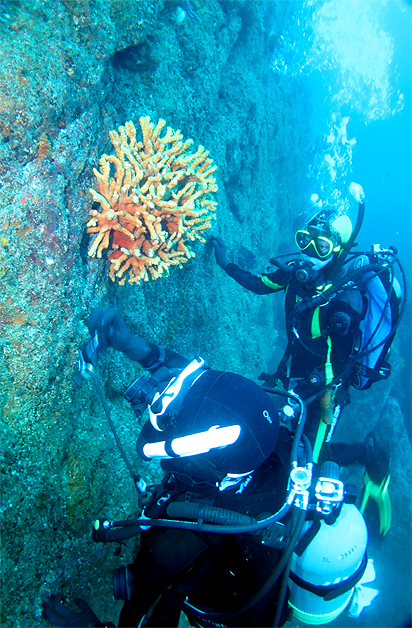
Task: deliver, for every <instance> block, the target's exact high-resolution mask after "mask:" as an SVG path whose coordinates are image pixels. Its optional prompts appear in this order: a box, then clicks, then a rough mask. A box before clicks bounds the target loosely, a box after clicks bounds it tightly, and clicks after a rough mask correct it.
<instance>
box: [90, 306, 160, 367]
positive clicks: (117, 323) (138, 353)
mask: <svg viewBox="0 0 412 628" xmlns="http://www.w3.org/2000/svg"><path fill="white" fill-rule="evenodd" d="M86 324H87V327H88V330H89V332H90V334H91V336H94V334H95V333H96V332H97V334H98V336H99V351H100V352H101V353H102V352H103V351H105V350H106V349H107V348H108V347H113V349H117V350H118V351H122V352H123V353H124V354H125V355H127V357H129V358H130V359H131V360H136V361H140V360H143V359H144V358H146V357H147V355H148V354H149V353H150V351H151V346H150V345H149V343H148V342H147V340H145V339H144V338H139V337H138V336H133V334H131V333H130V332H129V330H128V329H127V326H126V323H125V322H124V320H123V318H122V317H121V316H120V314H119V312H118V311H117V310H116V308H114V307H109V308H107V309H104V308H97V309H95V310H92V312H91V313H90V316H89V318H88V319H87V321H86Z"/></svg>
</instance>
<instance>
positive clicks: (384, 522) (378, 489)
mask: <svg viewBox="0 0 412 628" xmlns="http://www.w3.org/2000/svg"><path fill="white" fill-rule="evenodd" d="M390 479H391V476H390V475H387V476H386V477H385V478H384V479H383V480H382V482H381V483H380V484H375V483H374V482H373V481H372V480H371V479H370V477H369V475H368V473H367V472H365V491H364V493H363V499H362V504H361V507H360V508H359V510H360V512H361V514H363V512H364V510H365V506H366V504H367V501H368V499H369V497H372V499H374V500H375V502H376V503H377V505H378V510H379V532H380V533H381V534H382V536H385V534H387V533H388V532H389V529H390V527H391V519H392V508H391V500H390V497H389V490H388V486H389V480H390Z"/></svg>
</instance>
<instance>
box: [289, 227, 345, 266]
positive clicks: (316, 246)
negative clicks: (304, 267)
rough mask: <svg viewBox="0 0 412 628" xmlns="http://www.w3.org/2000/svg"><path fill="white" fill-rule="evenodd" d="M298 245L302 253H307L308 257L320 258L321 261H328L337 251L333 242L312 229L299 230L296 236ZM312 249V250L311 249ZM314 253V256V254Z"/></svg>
mask: <svg viewBox="0 0 412 628" xmlns="http://www.w3.org/2000/svg"><path fill="white" fill-rule="evenodd" d="M295 240H296V244H297V245H298V247H299V248H300V250H301V251H305V253H306V255H310V256H311V257H315V255H316V257H318V258H319V259H321V260H324V259H326V258H327V257H329V255H330V254H331V253H332V252H333V251H334V250H338V249H339V248H340V247H337V249H335V246H334V243H333V242H332V240H331V239H330V238H328V237H326V236H325V235H318V233H316V231H314V230H312V229H310V228H309V229H299V230H298V231H297V232H296V235H295ZM310 247H312V249H311V248H310ZM313 253H314V254H313Z"/></svg>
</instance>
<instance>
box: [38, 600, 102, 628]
mask: <svg viewBox="0 0 412 628" xmlns="http://www.w3.org/2000/svg"><path fill="white" fill-rule="evenodd" d="M74 601H75V603H76V606H77V607H78V608H79V609H80V613H78V612H77V611H72V610H71V609H70V608H68V607H67V606H66V605H65V604H63V602H61V601H60V600H59V597H58V596H57V595H51V596H50V598H49V600H48V602H44V603H43V613H42V615H43V617H44V619H47V621H48V622H50V623H51V624H52V625H53V626H61V627H65V626H69V627H72V628H92V627H96V628H99V627H101V628H103V626H108V627H109V626H112V627H113V628H115V626H114V624H112V623H111V622H104V623H103V622H101V621H100V619H99V618H98V617H97V615H95V614H94V612H93V611H92V609H91V608H90V606H89V605H88V603H87V602H85V600H82V599H81V598H76V599H75V600H74Z"/></svg>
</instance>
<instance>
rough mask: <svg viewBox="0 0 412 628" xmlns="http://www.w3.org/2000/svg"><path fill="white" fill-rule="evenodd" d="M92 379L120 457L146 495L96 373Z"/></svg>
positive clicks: (143, 484)
mask: <svg viewBox="0 0 412 628" xmlns="http://www.w3.org/2000/svg"><path fill="white" fill-rule="evenodd" d="M92 378H93V384H94V386H95V388H96V391H97V394H98V395H99V399H100V402H101V404H102V406H103V409H104V412H105V415H106V417H107V420H108V422H109V425H110V429H111V430H112V433H113V436H114V439H115V441H116V445H117V447H118V448H119V451H120V455H121V457H122V458H123V460H124V462H125V465H126V467H127V469H128V471H129V473H130V476H131V478H132V480H133V482H134V485H135V486H136V488H137V490H138V491H139V492H141V493H144V492H145V487H146V484H145V482H144V481H142V478H141V477H140V476H139V475H137V473H135V472H134V470H133V467H132V465H131V464H130V461H129V459H128V457H127V455H126V452H125V450H124V449H123V446H122V443H121V442H120V439H119V436H118V434H117V432H116V428H115V426H114V423H113V421H112V417H111V416H110V412H109V408H108V407H107V403H106V399H105V398H104V395H103V392H102V390H101V388H100V385H99V381H98V379H97V377H96V374H95V373H94V371H93V372H92Z"/></svg>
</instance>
